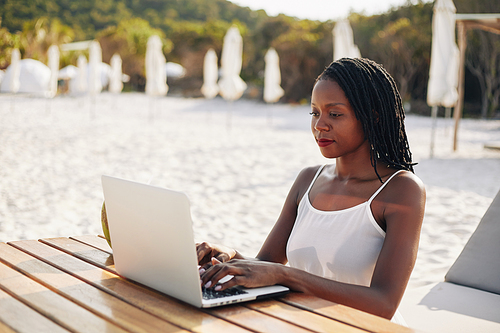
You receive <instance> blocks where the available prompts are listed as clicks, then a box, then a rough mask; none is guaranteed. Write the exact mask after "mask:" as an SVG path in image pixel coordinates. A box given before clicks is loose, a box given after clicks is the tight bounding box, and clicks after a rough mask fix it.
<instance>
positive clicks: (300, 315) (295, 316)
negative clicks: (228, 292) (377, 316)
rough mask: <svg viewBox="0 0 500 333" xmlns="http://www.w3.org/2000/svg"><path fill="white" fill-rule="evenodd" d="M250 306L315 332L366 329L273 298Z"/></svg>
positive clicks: (361, 330)
mask: <svg viewBox="0 0 500 333" xmlns="http://www.w3.org/2000/svg"><path fill="white" fill-rule="evenodd" d="M245 306H246V307H248V308H251V309H254V310H257V311H261V312H263V313H266V314H269V315H271V316H274V317H276V318H280V319H281V320H285V321H288V322H294V323H297V325H300V326H303V327H304V328H307V329H310V330H313V331H315V332H332V333H343V332H345V333H351V332H352V333H355V332H357V333H361V332H366V330H363V329H360V328H357V327H354V326H351V325H348V324H345V323H342V322H338V321H332V320H330V319H328V318H326V317H324V316H322V315H319V314H316V313H314V312H309V311H304V310H301V309H300V308H297V307H294V306H292V305H290V304H287V303H284V302H275V301H273V300H267V301H261V302H250V303H247V304H246V305H245Z"/></svg>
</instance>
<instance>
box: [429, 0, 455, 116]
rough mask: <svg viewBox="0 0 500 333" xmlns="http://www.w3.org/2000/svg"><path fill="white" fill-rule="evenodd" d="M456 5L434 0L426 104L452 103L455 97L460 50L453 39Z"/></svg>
mask: <svg viewBox="0 0 500 333" xmlns="http://www.w3.org/2000/svg"><path fill="white" fill-rule="evenodd" d="M455 12H456V9H455V6H454V5H453V1H452V0H436V3H435V4H434V16H433V18H432V48H431V64H430V70H429V84H428V86H427V104H428V105H429V106H437V105H442V106H445V107H452V106H454V105H455V102H456V101H457V98H458V93H457V87H458V64H459V56H460V54H459V51H458V47H457V44H456V42H455Z"/></svg>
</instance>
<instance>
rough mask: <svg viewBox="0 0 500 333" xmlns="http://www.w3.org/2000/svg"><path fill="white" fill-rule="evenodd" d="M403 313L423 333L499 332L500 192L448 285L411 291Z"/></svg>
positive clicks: (459, 259) (445, 282) (464, 252)
mask: <svg viewBox="0 0 500 333" xmlns="http://www.w3.org/2000/svg"><path fill="white" fill-rule="evenodd" d="M399 310H400V312H401V314H402V315H403V317H404V318H405V320H406V322H407V324H408V326H409V327H411V328H414V329H418V330H422V331H424V332H500V191H499V192H498V193H497V195H496V197H495V199H493V202H492V203H491V205H490V207H489V208H488V210H487V211H486V213H485V214H484V216H483V218H482V219H481V221H480V222H479V225H478V226H477V228H476V230H475V231H474V233H473V234H472V236H471V237H470V239H469V241H468V242H467V244H466V245H465V247H464V249H463V250H462V253H461V254H460V256H459V257H458V258H457V260H456V261H455V263H454V264H453V265H452V267H451V268H450V269H449V271H448V273H447V274H446V276H445V281H444V282H439V283H437V284H432V285H429V286H424V287H420V288H415V289H410V290H407V292H406V293H405V295H404V297H403V300H402V301H401V305H400V308H399Z"/></svg>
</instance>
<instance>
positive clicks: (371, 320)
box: [72, 235, 414, 332]
mask: <svg viewBox="0 0 500 333" xmlns="http://www.w3.org/2000/svg"><path fill="white" fill-rule="evenodd" d="M72 238H73V237H72ZM75 239H78V241H80V242H82V243H85V244H88V245H90V246H93V247H95V248H98V249H100V250H101V251H111V249H110V248H109V245H108V243H107V242H106V239H104V238H103V237H98V236H93V235H85V236H78V237H75ZM81 255H82V258H85V257H86V254H85V253H81ZM90 257H91V256H88V258H87V259H89V260H91V259H90ZM99 265H105V263H104V262H100V263H99ZM108 268H110V269H112V270H114V267H112V266H108ZM282 302H283V303H285V304H288V305H290V306H292V307H293V308H295V309H297V308H299V309H302V310H307V311H309V312H312V313H314V314H316V315H317V316H319V317H320V318H325V317H326V318H327V319H326V320H327V322H329V323H330V325H327V326H337V324H336V323H334V324H332V321H331V320H330V319H335V320H336V321H337V322H340V323H345V324H347V325H348V326H351V327H357V328H359V329H361V330H375V331H380V332H384V331H390V332H414V330H412V329H410V328H408V327H403V326H400V325H397V324H394V323H392V322H390V321H388V320H386V319H384V318H380V317H378V316H375V315H372V314H369V313H366V312H363V311H360V310H356V309H352V308H349V307H347V306H344V305H341V304H336V303H333V302H329V301H327V300H323V299H319V298H316V297H311V296H307V295H303V294H298V293H291V294H289V295H288V296H286V297H285V298H284V299H282ZM249 304H253V303H249ZM259 304H260V303H259ZM273 309H274V308H273ZM261 310H263V309H261ZM267 310H268V311H269V310H271V309H267ZM298 313H300V314H301V315H303V316H306V315H307V312H303V311H299V312H298ZM268 314H271V315H275V316H280V315H278V314H276V313H271V312H268ZM280 318H282V319H284V320H287V318H288V319H291V320H292V321H293V322H298V321H297V318H296V317H293V316H292V317H282V316H280ZM314 320H318V321H320V322H321V321H322V320H321V319H318V318H316V319H310V318H308V319H307V320H304V321H302V320H301V321H299V322H301V323H308V324H309V325H310V326H309V327H308V328H309V329H313V330H317V331H322V326H321V325H319V326H318V324H312V322H314ZM325 324H326V323H325ZM341 325H342V324H339V326H338V330H337V331H341V330H342V329H347V330H349V329H350V328H348V327H346V326H341ZM333 331H335V330H333Z"/></svg>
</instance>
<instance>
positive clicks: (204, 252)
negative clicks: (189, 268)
mask: <svg viewBox="0 0 500 333" xmlns="http://www.w3.org/2000/svg"><path fill="white" fill-rule="evenodd" d="M196 254H197V255H198V265H200V266H201V267H200V268H203V269H205V270H206V269H208V268H209V267H210V266H212V258H215V259H217V260H218V261H220V262H226V261H229V260H231V259H233V258H234V257H235V256H236V254H237V252H236V250H234V249H232V248H229V247H227V246H224V245H218V244H211V243H208V242H203V243H198V244H196Z"/></svg>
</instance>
